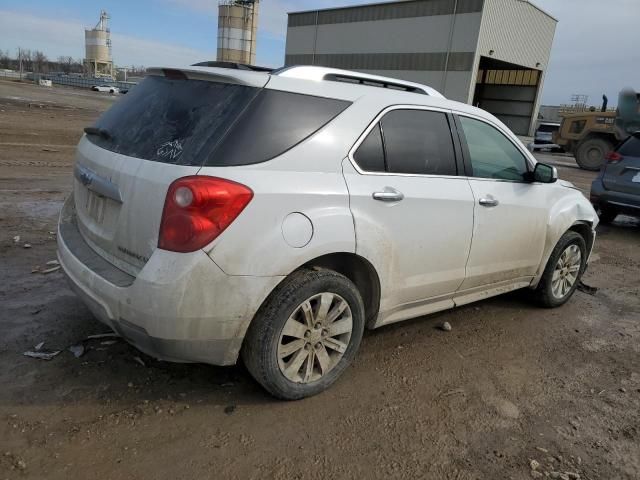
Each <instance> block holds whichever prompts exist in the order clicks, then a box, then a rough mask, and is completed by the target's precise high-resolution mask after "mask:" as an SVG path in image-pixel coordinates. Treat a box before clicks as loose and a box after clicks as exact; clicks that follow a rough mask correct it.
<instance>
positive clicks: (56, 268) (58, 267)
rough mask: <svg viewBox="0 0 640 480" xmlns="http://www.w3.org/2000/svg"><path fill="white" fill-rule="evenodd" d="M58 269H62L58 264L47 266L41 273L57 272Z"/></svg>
mask: <svg viewBox="0 0 640 480" xmlns="http://www.w3.org/2000/svg"><path fill="white" fill-rule="evenodd" d="M58 270H60V265H58V266H57V267H51V268H47V269H45V270H42V271H41V272H40V273H42V274H43V275H47V274H49V273H53V272H57V271H58Z"/></svg>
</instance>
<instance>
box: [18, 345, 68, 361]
mask: <svg viewBox="0 0 640 480" xmlns="http://www.w3.org/2000/svg"><path fill="white" fill-rule="evenodd" d="M60 351H61V350H44V349H42V347H41V348H40V349H39V350H35V349H34V350H30V351H28V352H24V353H23V355H24V356H25V357H31V358H37V359H38V360H51V359H53V358H54V357H55V356H57V355H58V354H59V353H60Z"/></svg>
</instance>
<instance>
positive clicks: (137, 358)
mask: <svg viewBox="0 0 640 480" xmlns="http://www.w3.org/2000/svg"><path fill="white" fill-rule="evenodd" d="M133 359H134V360H135V361H136V362H138V363H139V364H140V365H142V366H143V367H146V366H147V364H146V363H144V360H142V359H141V358H140V357H133Z"/></svg>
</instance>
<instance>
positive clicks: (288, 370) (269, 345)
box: [241, 270, 365, 400]
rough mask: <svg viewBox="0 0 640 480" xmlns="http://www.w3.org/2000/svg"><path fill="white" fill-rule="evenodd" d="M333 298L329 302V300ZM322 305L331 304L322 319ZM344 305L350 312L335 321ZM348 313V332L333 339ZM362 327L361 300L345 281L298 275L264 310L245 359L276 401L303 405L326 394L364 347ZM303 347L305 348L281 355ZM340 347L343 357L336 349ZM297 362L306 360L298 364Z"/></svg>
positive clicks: (325, 273) (328, 275) (320, 273)
mask: <svg viewBox="0 0 640 480" xmlns="http://www.w3.org/2000/svg"><path fill="white" fill-rule="evenodd" d="M329 296H332V297H331V298H332V299H331V301H328V300H325V299H328V298H329ZM323 302H324V303H325V304H328V307H326V308H325V311H326V314H325V315H324V316H323V315H322V312H321V305H322V303H323ZM343 302H345V303H346V307H344V309H343V310H342V313H339V314H338V315H337V316H336V312H338V311H339V310H340V309H341V308H343V306H344V305H343ZM305 309H306V310H305ZM349 312H350V313H351V315H350V318H351V331H350V333H348V332H347V333H342V334H337V333H336V334H335V335H330V334H331V331H332V330H331V329H333V331H336V332H340V331H342V330H344V329H345V328H346V327H347V326H348V324H349V321H348V317H349V315H348V313H349ZM333 316H336V318H335V319H334V320H333V321H332V322H331V317H333ZM312 317H313V318H312ZM298 320H299V321H298ZM310 324H311V325H313V326H311V325H310ZM318 325H320V326H319V327H318ZM364 325H365V313H364V303H363V301H362V297H361V296H360V293H359V292H358V289H357V288H356V286H355V285H354V284H353V283H352V282H351V281H350V280H349V279H348V278H347V277H345V276H343V275H340V274H339V273H336V272H334V271H331V270H300V271H297V272H294V273H293V274H291V275H290V276H289V277H288V278H286V279H285V280H284V281H283V282H282V283H281V284H280V285H279V286H278V287H277V288H276V289H275V290H274V292H273V293H272V294H271V295H270V297H269V298H268V299H267V300H266V301H265V303H264V304H263V305H262V307H260V310H259V311H258V313H257V314H256V317H255V318H254V320H253V322H252V324H251V326H250V327H249V331H248V332H247V335H246V337H245V340H244V345H243V347H242V352H241V355H242V359H243V361H244V364H245V366H246V367H247V370H249V373H251V375H252V376H253V378H254V379H255V380H256V381H257V382H258V383H259V384H260V385H262V386H263V387H264V388H265V389H266V390H267V391H268V392H269V393H271V394H272V395H273V396H275V397H277V398H280V399H283V400H299V399H302V398H305V397H309V396H312V395H316V394H318V393H320V392H322V391H324V390H326V389H327V388H329V386H331V385H332V384H333V383H334V382H335V381H336V380H337V379H338V378H339V377H340V375H341V374H342V373H343V372H344V370H345V369H346V368H347V367H348V366H349V365H350V364H351V362H352V361H353V359H354V357H355V355H356V352H357V351H358V348H359V347H360V341H361V340H362V334H363V331H364ZM285 326H286V327H287V330H285ZM294 327H295V328H294ZM325 327H326V328H325ZM300 329H302V330H300ZM286 332H292V333H294V335H291V336H289V335H287V334H286ZM347 337H348V338H347ZM302 344H304V347H303V348H299V349H296V350H295V352H294V353H291V354H290V356H289V355H286V356H283V355H285V354H286V353H287V352H289V350H291V351H293V347H292V346H294V347H296V346H300V345H302ZM327 345H328V346H327ZM332 345H333V346H332ZM336 346H337V347H339V348H342V349H344V352H339V351H338V350H334V348H336ZM345 346H346V347H345ZM325 354H326V355H325ZM340 355H341V356H340ZM301 356H302V357H301ZM303 357H304V358H303ZM299 358H303V360H302V363H300V365H298V363H299V362H298V361H297V360H298V359H299ZM309 358H311V363H310V362H309ZM321 359H322V361H321ZM297 365H298V366H297ZM309 365H311V369H309ZM296 366H297V367H296ZM310 370H312V372H311V373H310ZM303 376H304V378H303Z"/></svg>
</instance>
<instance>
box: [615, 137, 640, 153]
mask: <svg viewBox="0 0 640 480" xmlns="http://www.w3.org/2000/svg"><path fill="white" fill-rule="evenodd" d="M618 153H619V154H620V155H623V156H625V157H640V138H638V136H637V135H633V136H631V137H630V138H629V139H628V140H627V141H626V142H624V143H623V144H622V145H621V146H620V148H619V149H618Z"/></svg>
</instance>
